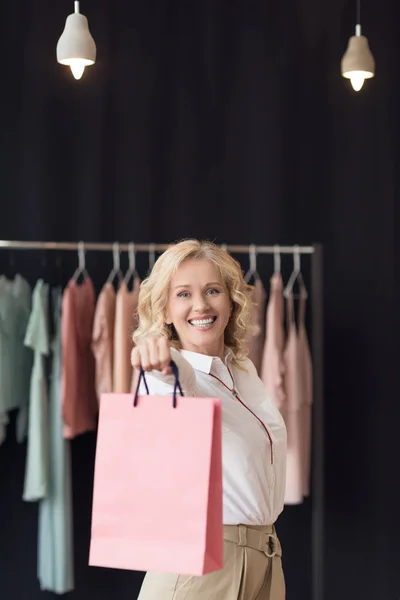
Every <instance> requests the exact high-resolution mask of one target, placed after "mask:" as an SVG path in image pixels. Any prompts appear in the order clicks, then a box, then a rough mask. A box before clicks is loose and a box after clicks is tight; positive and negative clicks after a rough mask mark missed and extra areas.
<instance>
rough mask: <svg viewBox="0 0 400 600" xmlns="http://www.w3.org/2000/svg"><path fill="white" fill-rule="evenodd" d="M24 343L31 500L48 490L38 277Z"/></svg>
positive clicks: (44, 341) (44, 317)
mask: <svg viewBox="0 0 400 600" xmlns="http://www.w3.org/2000/svg"><path fill="white" fill-rule="evenodd" d="M24 344H25V346H27V347H28V348H32V350H33V352H34V361H33V368H32V373H31V381H30V393H29V428H28V448H27V458H26V465H25V483H24V492H23V499H24V500H26V501H28V502H35V501H37V500H40V499H42V498H45V497H46V496H47V493H48V489H49V488H48V483H49V479H48V476H49V470H48V458H49V450H48V414H47V409H48V407H47V403H48V390H47V373H46V357H47V356H48V355H49V350H50V348H49V345H50V340H49V286H48V284H47V283H44V281H43V279H39V280H38V282H37V283H36V285H35V288H34V290H33V295H32V312H31V315H30V317H29V322H28V327H27V330H26V335H25V340H24Z"/></svg>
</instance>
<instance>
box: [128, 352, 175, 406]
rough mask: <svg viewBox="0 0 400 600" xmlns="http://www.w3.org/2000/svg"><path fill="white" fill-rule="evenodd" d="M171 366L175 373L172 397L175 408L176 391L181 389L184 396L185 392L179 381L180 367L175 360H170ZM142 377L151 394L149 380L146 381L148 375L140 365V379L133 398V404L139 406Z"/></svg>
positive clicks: (147, 390)
mask: <svg viewBox="0 0 400 600" xmlns="http://www.w3.org/2000/svg"><path fill="white" fill-rule="evenodd" d="M170 367H171V369H172V372H173V374H174V375H175V383H174V391H173V395H172V398H173V402H172V406H173V407H174V408H176V393H177V391H178V390H179V392H180V395H181V396H183V395H184V394H183V391H182V387H181V384H180V382H179V370H178V367H177V366H176V363H174V361H173V360H171V362H170ZM142 379H143V383H144V387H145V388H146V392H147V395H150V392H149V386H148V385H147V381H146V376H145V374H144V371H143V369H142V367H140V375H139V379H138V382H137V386H136V392H135V397H134V399H133V406H137V403H138V396H139V388H140V384H141V381H142Z"/></svg>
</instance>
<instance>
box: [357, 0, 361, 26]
mask: <svg viewBox="0 0 400 600" xmlns="http://www.w3.org/2000/svg"><path fill="white" fill-rule="evenodd" d="M357 25H361V0H357Z"/></svg>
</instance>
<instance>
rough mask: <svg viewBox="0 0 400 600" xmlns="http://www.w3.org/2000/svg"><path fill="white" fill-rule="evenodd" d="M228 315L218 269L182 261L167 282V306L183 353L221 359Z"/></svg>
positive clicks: (226, 296) (206, 262)
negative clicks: (187, 352)
mask: <svg viewBox="0 0 400 600" xmlns="http://www.w3.org/2000/svg"><path fill="white" fill-rule="evenodd" d="M231 312H232V303H231V299H230V297H229V292H228V289H227V287H226V285H225V283H224V282H223V280H222V277H221V273H220V271H219V269H218V268H217V267H216V266H215V265H214V263H213V262H211V261H210V260H206V259H199V260H197V259H192V260H187V261H184V262H183V263H182V264H181V265H180V266H179V268H178V270H177V271H176V273H175V275H174V276H173V277H172V279H171V283H170V289H169V294H168V303H167V315H166V316H167V319H166V322H167V323H168V324H171V323H172V324H173V325H174V327H175V330H176V332H177V334H178V337H179V341H180V343H181V346H182V348H183V349H184V350H191V351H192V352H200V353H201V354H208V355H210V356H219V357H220V358H222V359H223V357H224V332H225V328H226V326H227V324H228V322H229V318H230V316H231Z"/></svg>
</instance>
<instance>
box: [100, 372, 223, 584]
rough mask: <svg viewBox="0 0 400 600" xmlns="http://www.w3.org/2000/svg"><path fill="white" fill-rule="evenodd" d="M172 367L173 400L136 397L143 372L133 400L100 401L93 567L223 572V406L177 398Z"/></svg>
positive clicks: (118, 397)
mask: <svg viewBox="0 0 400 600" xmlns="http://www.w3.org/2000/svg"><path fill="white" fill-rule="evenodd" d="M173 367H174V372H175V376H176V382H175V389H174V393H173V396H172V397H171V396H150V395H147V396H138V389H139V384H140V380H141V378H142V377H143V378H144V373H141V376H140V378H139V383H138V386H137V390H136V395H135V396H133V395H131V394H103V395H102V396H101V401H100V415H99V429H98V437H97V448H96V461H95V474H94V490H93V507H92V529H91V542H90V556H89V564H90V565H92V566H101V567H112V568H118V569H130V570H138V571H161V572H169V573H177V574H178V573H179V574H185V575H203V574H205V573H209V572H211V571H216V570H218V569H222V567H223V526H222V457H221V403H220V400H218V399H215V398H189V397H185V396H178V397H177V390H178V389H179V390H180V391H181V393H182V390H181V389H180V385H179V380H178V377H177V376H178V372H177V368H176V366H175V364H174V365H173ZM144 381H145V380H144ZM145 383H146V382H145ZM146 388H147V385H146Z"/></svg>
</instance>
